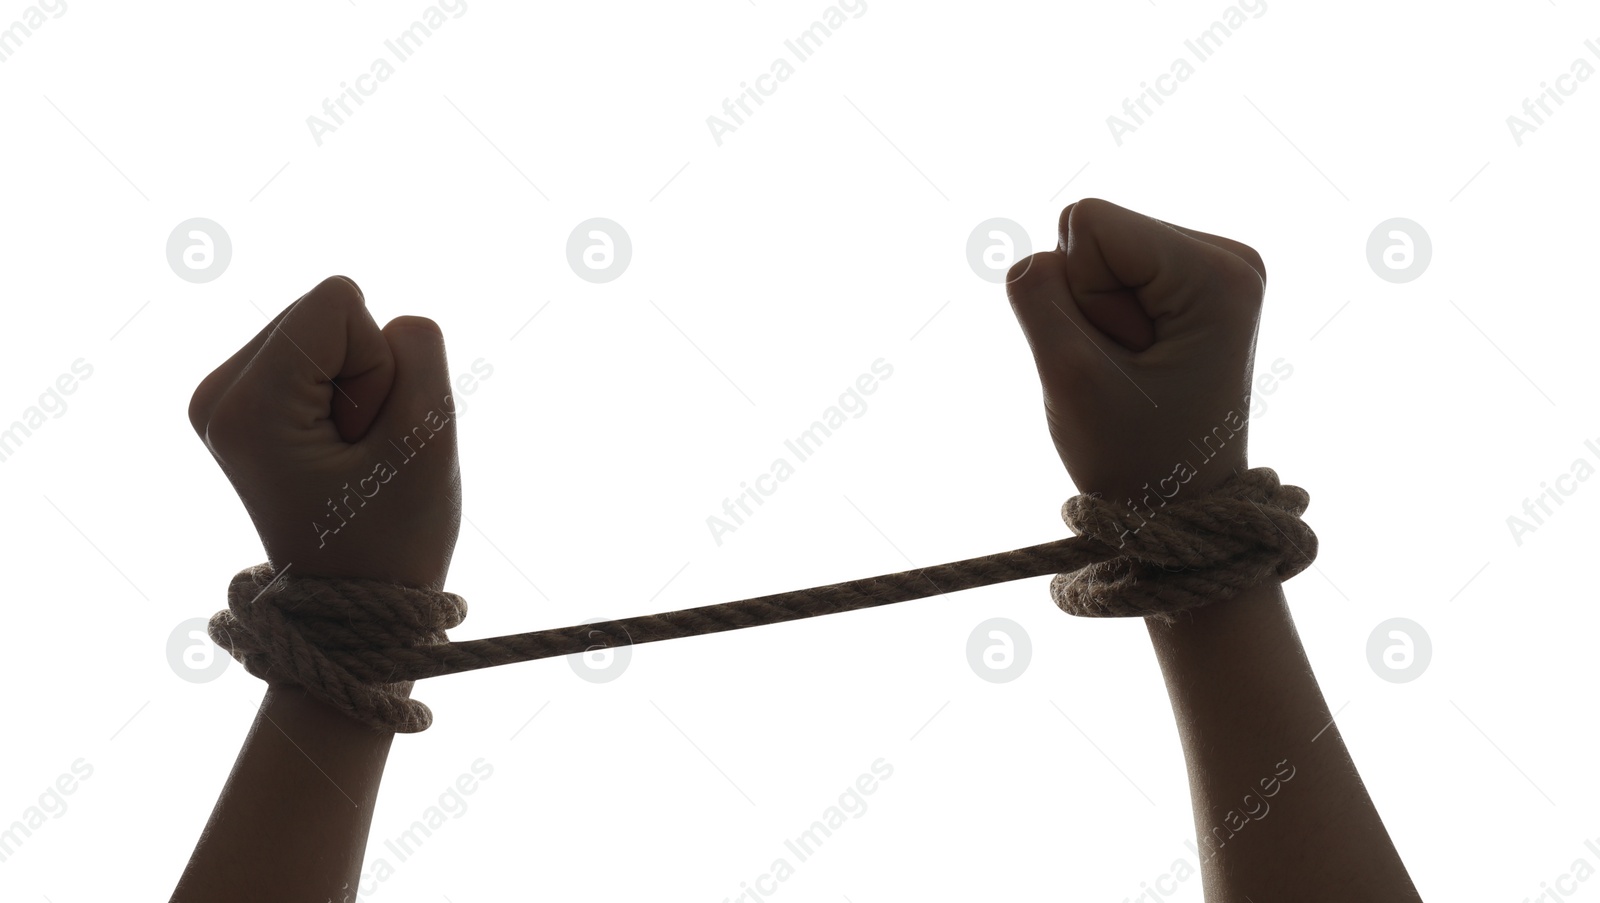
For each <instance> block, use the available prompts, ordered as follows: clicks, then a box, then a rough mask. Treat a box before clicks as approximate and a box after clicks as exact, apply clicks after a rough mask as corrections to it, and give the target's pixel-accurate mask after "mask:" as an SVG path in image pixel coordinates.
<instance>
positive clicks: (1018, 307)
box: [1006, 251, 1104, 401]
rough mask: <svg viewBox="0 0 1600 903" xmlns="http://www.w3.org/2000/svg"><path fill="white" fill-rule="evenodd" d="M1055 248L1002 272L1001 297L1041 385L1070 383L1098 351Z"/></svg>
mask: <svg viewBox="0 0 1600 903" xmlns="http://www.w3.org/2000/svg"><path fill="white" fill-rule="evenodd" d="M1062 256H1063V255H1062V254H1061V252H1060V251H1041V252H1039V253H1037V254H1033V255H1030V256H1028V257H1026V258H1024V259H1022V260H1019V261H1017V263H1015V264H1014V265H1012V267H1011V270H1010V272H1008V273H1007V274H1006V296H1007V297H1008V298H1009V299H1010V301H1011V312H1012V313H1013V314H1015V315H1016V318H1017V323H1018V325H1020V326H1021V327H1022V332H1023V335H1024V336H1026V337H1027V339H1028V347H1029V348H1030V349H1032V351H1033V362H1034V366H1035V367H1037V368H1038V370H1039V378H1040V382H1042V383H1043V384H1044V386H1045V392H1046V395H1047V401H1048V400H1049V399H1048V395H1049V391H1050V388H1051V387H1052V386H1056V387H1062V386H1067V385H1071V384H1073V383H1075V382H1077V380H1078V379H1079V378H1080V377H1081V375H1082V374H1083V373H1085V372H1086V371H1085V369H1084V364H1085V363H1086V362H1088V361H1098V360H1100V359H1101V357H1102V356H1103V353H1104V352H1103V351H1102V344H1103V343H1100V342H1097V337H1098V336H1099V331H1098V329H1097V327H1095V326H1094V325H1093V324H1092V323H1090V322H1088V320H1086V319H1085V318H1084V316H1083V313H1082V312H1081V311H1079V310H1078V307H1077V305H1076V304H1074V303H1073V299H1072V296H1071V295H1070V293H1069V292H1068V291H1067V281H1066V274H1065V272H1064V271H1063V268H1062Z"/></svg>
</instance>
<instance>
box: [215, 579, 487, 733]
mask: <svg viewBox="0 0 1600 903" xmlns="http://www.w3.org/2000/svg"><path fill="white" fill-rule="evenodd" d="M466 613H467V605H466V601H465V600H464V599H462V598H461V597H460V596H458V595H456V594H455V593H448V592H443V591H437V590H425V589H418V588H416V587H411V586H404V585H401V584H396V583H386V582H383V581H378V580H363V579H356V578H347V577H309V576H291V575H289V574H286V573H279V574H277V575H274V574H273V572H272V567H271V565H269V564H258V565H255V566H253V567H249V568H245V569H244V570H242V571H240V572H239V573H238V574H235V575H234V578H233V581H232V583H231V584H230V585H229V587H228V608H227V609H225V610H223V611H219V612H217V613H216V614H215V615H213V616H212V618H211V623H210V625H209V629H208V631H207V632H208V633H209V634H210V636H211V638H212V640H214V641H215V642H216V643H217V645H219V646H221V647H222V648H223V649H225V650H227V651H228V653H229V654H230V655H232V656H233V657H234V658H236V659H238V660H239V662H240V663H241V664H242V665H244V667H245V670H247V671H249V672H250V673H251V674H254V675H255V676H256V677H259V678H261V679H263V680H265V681H267V683H268V685H294V686H296V687H299V688H301V689H303V690H305V691H306V692H307V693H308V694H309V695H311V696H312V697H314V698H316V699H318V700H320V701H322V702H324V703H326V704H327V705H329V706H331V707H332V708H334V709H336V710H338V711H340V712H343V713H345V714H346V715H349V716H350V717H352V718H355V719H356V720H357V721H360V722H361V723H363V724H365V725H367V726H368V727H371V728H373V729H374V730H379V731H396V732H400V733H414V732H417V731H423V730H426V729H427V728H428V726H429V725H431V724H432V723H433V712H432V711H431V710H429V708H428V707H427V706H426V705H424V704H423V703H421V702H419V701H417V700H414V699H412V698H411V691H412V688H413V686H414V682H413V681H409V680H394V679H393V677H394V661H395V660H396V659H397V658H399V657H402V656H403V655H404V653H405V651H406V650H407V649H414V648H415V647H418V646H427V645H435V644H439V643H444V642H447V641H448V637H447V636H446V634H445V630H447V629H448V628H451V627H455V626H457V625H458V624H460V623H461V621H462V619H463V618H465V617H466Z"/></svg>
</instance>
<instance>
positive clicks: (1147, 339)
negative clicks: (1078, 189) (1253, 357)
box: [1064, 198, 1259, 351]
mask: <svg viewBox="0 0 1600 903" xmlns="http://www.w3.org/2000/svg"><path fill="white" fill-rule="evenodd" d="M1067 219H1068V224H1067V229H1066V236H1065V238H1064V241H1065V244H1066V252H1065V267H1064V269H1065V272H1066V279H1067V286H1068V288H1069V289H1070V291H1071V292H1072V295H1073V297H1074V299H1075V300H1076V301H1077V302H1078V306H1079V308H1080V309H1081V310H1082V311H1083V313H1084V316H1085V318H1086V319H1088V320H1089V321H1090V322H1092V323H1094V324H1095V325H1096V326H1097V327H1099V328H1100V329H1102V330H1103V331H1105V332H1106V334H1107V335H1110V336H1112V337H1113V338H1116V339H1117V340H1118V341H1119V342H1121V343H1123V344H1124V345H1125V346H1126V347H1128V348H1130V349H1131V350H1134V351H1140V350H1143V349H1145V348H1148V347H1149V346H1150V344H1152V343H1153V342H1154V341H1155V339H1156V338H1157V336H1158V334H1159V333H1160V332H1161V331H1162V329H1163V328H1164V327H1170V323H1171V321H1172V320H1173V319H1174V318H1177V317H1179V316H1182V315H1184V314H1187V313H1189V312H1190V311H1192V310H1194V309H1195V308H1196V306H1197V303H1198V302H1199V301H1200V300H1201V299H1202V298H1203V297H1207V296H1208V295H1210V294H1214V293H1215V292H1216V290H1217V287H1218V285H1219V283H1228V288H1229V289H1230V291H1225V292H1223V294H1224V295H1229V294H1232V291H1231V290H1232V288H1233V287H1234V286H1233V284H1232V283H1231V280H1232V279H1235V278H1237V275H1238V273H1239V272H1240V268H1241V267H1242V266H1243V261H1242V258H1241V257H1239V256H1238V255H1236V254H1235V253H1234V252H1232V251H1229V250H1226V249H1224V248H1222V247H1220V246H1218V245H1216V244H1213V243H1211V242H1209V241H1206V240H1203V239H1201V238H1197V237H1195V236H1192V235H1190V234H1188V233H1187V232H1185V231H1184V230H1181V229H1177V228H1174V227H1172V226H1170V225H1168V224H1166V223H1164V222H1162V221H1160V220H1157V219H1154V218H1152V217H1148V216H1145V215H1143V214H1140V213H1136V212H1134V211H1132V210H1128V209H1126V208H1123V207H1119V206H1117V205H1116V204H1113V203H1111V202H1109V201H1104V200H1101V199H1099V198H1084V199H1083V200H1080V201H1078V202H1076V203H1075V204H1073V205H1072V210H1071V212H1070V213H1069V214H1068V215H1067ZM1257 288H1259V277H1257Z"/></svg>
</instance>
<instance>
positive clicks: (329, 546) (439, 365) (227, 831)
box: [172, 276, 461, 903]
mask: <svg viewBox="0 0 1600 903" xmlns="http://www.w3.org/2000/svg"><path fill="white" fill-rule="evenodd" d="M450 391H451V388H450V378H449V368H448V365H447V362H446V360H445V352H444V338H443V336H442V335H441V334H440V332H439V329H438V327H437V326H436V325H435V324H434V323H433V322H432V321H430V320H427V319H424V318H421V317H399V318H396V319H395V320H393V321H391V322H390V323H389V324H388V325H387V326H385V327H384V328H383V329H381V330H380V329H379V328H378V325H377V323H376V322H374V321H373V319H372V316H371V315H370V314H369V313H368V312H367V309H366V301H365V298H364V297H363V296H362V294H361V290H360V289H359V288H357V287H356V285H355V283H353V282H351V281H349V280H347V279H345V278H344V277H340V276H335V277H331V278H329V279H327V280H324V281H323V282H322V283H320V284H319V285H317V287H316V288H314V289H312V290H311V291H310V292H308V293H307V294H306V295H305V296H303V297H302V298H300V299H299V300H298V301H296V302H295V303H294V304H291V305H289V306H288V307H287V308H285V309H284V311H283V312H282V313H280V314H279V315H278V316H277V317H276V318H274V319H273V320H272V322H270V323H268V324H267V326H266V327H265V328H263V329H262V330H261V332H260V333H259V334H258V335H256V336H255V337H254V338H253V339H251V340H250V341H249V342H248V343H246V344H245V345H244V347H242V348H241V349H239V351H238V352H237V353H235V354H234V355H233V356H232V357H230V358H229V359H228V360H227V361H225V362H223V364H222V365H221V366H219V367H218V368H217V369H216V370H214V371H213V372H212V373H211V374H210V375H208V376H207V377H206V378H205V379H204V380H202V381H201V383H200V385H199V386H198V387H197V388H196V389H195V392H194V396H193V398H192V399H191V401H190V404H189V420H190V423H191V425H192V426H193V427H194V429H195V431H196V433H197V434H199V436H200V437H201V439H202V440H203V441H204V442H205V444H206V448H207V449H208V450H209V451H210V452H211V454H212V456H213V457H214V458H215V459H216V461H217V464H218V465H219V466H221V467H222V469H223V471H224V473H226V474H227V476H228V478H229V479H230V480H231V481H232V482H233V486H234V489H235V490H236V491H237V492H238V493H239V498H240V500H241V501H242V502H243V503H244V505H245V509H246V510H247V511H248V512H249V514H250V517H251V519H252V520H253V521H254V523H255V526H256V532H257V533H259V534H260V536H261V541H262V545H263V546H264V547H265V549H266V552H267V557H268V561H269V562H270V563H271V564H272V565H273V569H274V571H275V572H278V573H284V572H285V571H287V572H288V573H289V574H290V575H309V576H343V577H365V578H369V579H375V580H385V581H389V582H393V583H404V584H407V585H410V586H419V587H426V588H430V589H443V588H444V582H445V576H446V574H447V573H448V571H449V568H450V558H451V556H452V553H453V551H454V549H455V542H456V537H457V535H458V533H459V531H460V523H461V476H460V469H459V465H458V463H457V457H456V440H455V425H454V418H453V417H452V416H450V414H451V412H452V411H453V410H454V406H453V404H452V403H451V401H450V398H449V396H450ZM424 438H425V441H423V439H424ZM401 439H409V440H410V444H411V446H412V447H413V448H414V449H415V455H414V456H413V457H410V458H409V459H407V458H405V457H404V456H403V455H402V454H401V452H400V451H399V450H398V449H397V448H396V445H395V444H394V443H395V442H397V441H398V440H401ZM380 463H383V464H386V465H388V466H390V467H392V469H393V470H394V471H395V472H394V473H393V474H392V475H390V476H389V478H388V479H387V480H385V481H384V482H382V483H381V484H379V483H377V482H376V481H374V480H368V482H367V483H366V484H365V485H366V487H367V488H368V489H372V487H378V488H376V489H372V491H373V493H374V494H372V495H371V496H366V493H364V492H363V496H364V498H362V499H353V500H352V501H353V502H354V504H349V505H348V506H347V507H348V510H349V511H351V512H352V513H351V515H350V516H349V517H348V518H341V517H336V516H334V515H332V514H330V513H329V508H328V501H329V499H330V498H335V499H338V498H341V497H343V496H344V495H345V490H344V487H345V486H357V485H360V481H361V480H362V478H365V477H369V475H371V474H373V473H374V470H375V468H376V467H377V466H378V465H379V464H380ZM357 505H359V507H356V506H357ZM341 521H343V523H341ZM334 527H338V529H337V530H336V531H335V530H334V529H333V528H334ZM393 742H394V735H393V734H392V733H386V732H380V731H376V730H373V729H372V728H370V727H368V726H366V725H365V724H363V723H361V722H359V721H356V720H355V719H353V718H351V717H349V716H347V715H345V714H344V713H342V712H340V711H338V710H336V709H333V708H331V707H329V706H328V705H326V704H324V703H322V702H320V701H318V700H317V699H315V698H313V697H311V696H310V695H308V694H307V693H306V692H305V691H304V690H302V689H300V688H298V687H295V686H292V685H283V684H272V685H270V686H269V687H268V688H267V692H266V695H265V697H264V698H263V699H262V702H261V709H260V711H259V712H258V713H257V715H256V720H255V722H254V723H253V724H252V725H251V727H250V732H249V734H248V735H247V736H246V737H245V740H244V744H243V746H242V748H241V749H240V750H239V756H238V759H237V760H236V761H235V762H234V767H233V772H232V773H231V774H230V775H229V777H228V781H227V784H226V785H225V786H224V787H223V789H222V793H221V794H220V796H219V797H218V799H217V803H216V806H215V807H214V808H213V809H212V812H211V818H210V820H209V821H208V822H207V823H206V827H205V829H204V831H203V832H202V834H201V836H200V840H199V842H198V843H197V844H196V845H195V850H194V853H193V855H192V856H191V858H190V860H189V863H188V866H187V867H186V868H185V869H184V872H183V876H182V877H181V878H180V879H179V881H178V886H177V889H176V890H175V891H174V892H173V895H172V899H173V900H174V901H197V903H198V901H208V903H209V901H215V900H229V901H234V903H246V901H256V900H260V901H283V900H304V901H314V903H322V901H325V900H333V901H348V900H355V899H356V895H357V891H358V888H359V883H360V877H361V863H362V858H363V856H364V855H365V851H366V844H367V835H368V832H369V831H370V829H371V826H372V811H373V804H374V802H375V801H376V799H377V795H378V786H379V783H380V782H381V780H382V777H383V769H384V766H385V764H386V763H387V761H388V758H389V749H390V746H391V745H392V744H393Z"/></svg>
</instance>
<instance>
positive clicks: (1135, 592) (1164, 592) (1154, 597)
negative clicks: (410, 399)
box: [208, 467, 1317, 733]
mask: <svg viewBox="0 0 1600 903" xmlns="http://www.w3.org/2000/svg"><path fill="white" fill-rule="evenodd" d="M1309 502H1310V496H1309V495H1308V494H1307V493H1306V492H1305V490H1303V489H1301V488H1300V487H1298V486H1284V485H1281V484H1280V483H1279V482H1278V475H1277V473H1275V472H1274V471H1273V470H1272V469H1271V468H1267V467H1258V468H1254V469H1252V470H1247V471H1244V472H1243V473H1241V474H1237V475H1235V476H1234V477H1232V478H1230V479H1229V480H1228V481H1227V482H1225V483H1223V484H1222V485H1221V486H1219V487H1217V488H1216V489H1215V490H1213V491H1212V492H1211V493H1209V494H1207V495H1204V496H1198V497H1195V498H1190V499H1185V500H1183V501H1181V502H1173V503H1171V504H1164V505H1162V506H1161V507H1159V508H1156V509H1155V510H1154V511H1153V512H1151V515H1150V516H1149V517H1146V516H1142V515H1140V514H1139V513H1138V512H1137V511H1135V510H1133V509H1132V508H1129V507H1127V506H1124V505H1120V504H1118V503H1116V502H1111V501H1107V500H1105V499H1103V498H1099V497H1097V496H1092V495H1077V496H1074V497H1072V498H1071V499H1069V500H1067V502H1066V504H1065V505H1063V506H1062V512H1061V513H1062V518H1063V520H1065V521H1066V523H1067V525H1068V526H1070V527H1071V528H1072V529H1073V531H1074V532H1075V533H1076V534H1077V535H1076V536H1072V537H1068V538H1066V539H1058V540H1054V541H1052V542H1047V543H1041V544H1039V545H1034V546H1028V547H1026V548H1021V549H1013V550H1011V551H1006V552H997V553H995V554H991V555H983V556H979V557H977V558H967V559H964V560H961V561H954V562H950V563H948V564H939V565H933V566H931V567H926V568H917V569H914V570H909V571H900V572H897V573H893V574H884V575H881V576H877V577H866V578H863V579H859V580H849V581H845V582H843V583H831V584H827V585H824V586H813V587H809V588H806V589H798V590H790V591H787V592H782V593H774V594H771V595H766V596H757V597H754V598H750V599H740V600H736V601H733V602H722V603H718V604H715V605H704V606H700V607H698V608H687V609H681V610H679V611H669V612H662V613H659V614H651V615H639V616H636V617H631V618H619V619H617V620H612V621H605V622H601V623H596V624H578V625H573V626H569V627H555V628H551V629H548V630H536V631H532V632H529V633H519V634H512V635H508V636H500V637H490V638H486V639H478V640H464V641H459V642H449V641H448V638H447V637H446V635H445V630H447V629H449V628H451V627H455V626H457V625H459V624H460V623H461V621H462V619H463V618H465V617H466V613H467V603H466V600H464V599H462V598H461V597H460V596H458V595H456V594H455V593H450V592H442V591H432V590H424V589H418V588H415V587H409V586H401V585H398V584H393V583H386V582H382V581H377V580H364V579H354V578H340V577H312V576H304V575H300V576H289V575H287V574H277V575H274V574H273V570H272V567H271V565H269V564H258V565H255V566H253V567H249V568H246V569H244V570H242V571H240V572H239V573H238V574H236V575H235V576H234V578H233V581H232V582H231V584H230V585H229V588H228V608H227V609H225V610H223V611H219V612H217V613H216V614H215V615H214V616H212V618H211V623H210V626H209V631H208V632H209V633H210V636H211V638H212V639H213V640H214V641H216V643H217V644H218V645H219V646H221V647H222V648H223V649H226V650H227V651H228V652H229V653H230V654H231V655H233V657H234V658H236V659H238V660H239V661H240V662H242V663H243V664H244V666H245V669H246V670H248V671H249V672H250V673H251V674H254V675H255V676H257V677H260V678H262V679H263V680H266V681H269V682H286V683H294V684H298V685H300V686H303V687H305V688H306V689H307V690H309V691H310V692H311V693H312V694H313V695H316V696H317V697H319V698H321V699H323V700H324V701H326V702H327V703H328V704H330V705H332V706H334V707H335V708H337V709H339V710H341V711H343V712H346V713H347V714H349V715H351V716H352V717H355V718H357V719H358V720H360V721H362V722H363V723H365V724H367V725H369V726H371V727H373V728H374V729H377V730H385V731H399V732H402V733H410V732H415V731H422V730H426V729H427V728H428V726H429V725H430V724H432V722H433V714H432V712H431V711H430V710H429V709H428V707H427V706H426V705H424V704H423V703H421V702H418V701H416V700H414V699H411V698H409V694H410V691H411V688H412V684H413V683H414V682H415V681H417V680H422V679H424V678H428V677H437V676H440V675H444V674H457V673H460V672H463V671H472V670H476V669H478V668H490V667H494V666H496V665H506V664H511V663H514V662H525V661H533V660H534V659H541V658H550V657H553V656H557V655H573V654H579V653H584V652H590V651H593V650H596V649H605V648H616V647H621V646H627V645H637V644H640V643H654V642H659V641H661V640H670V639H677V638H679V637H688V636H699V635H702V634H709V633H719V632H722V631H726V630H740V629H743V628H746V627H758V626H761V625H764V624H778V623H781V622H784V621H793V620H798V619H800V618H813V617H817V616H819V615H829V614H837V613H839V612H845V611H856V610H859V609H864V608H874V607H877V606H880V605H889V604H892V603H895V602H905V601H908V600H911V599H921V598H925V597H928V596H935V595H940V594H943V593H953V592H957V591H960V590H964V589H971V588H973V587H977V586H987V585H990V584H995V583H1006V582H1009V581H1012V580H1021V579H1023V578H1026V577H1039V576H1043V575H1045V574H1056V575H1057V576H1056V578H1055V579H1054V580H1053V581H1051V585H1050V590H1051V596H1052V597H1053V599H1054V600H1055V603H1056V605H1057V606H1059V607H1060V608H1061V609H1062V610H1063V611H1066V612H1067V613H1069V614H1074V615H1079V616H1085V617H1147V618H1157V619H1160V620H1163V621H1169V622H1170V621H1172V620H1173V619H1174V615H1175V613H1176V612H1178V611H1182V610H1184V609H1187V608H1194V607H1196V606H1199V605H1204V604H1209V603H1213V602H1220V601H1223V600H1225V599H1228V598H1231V597H1232V596H1234V595H1237V594H1238V593H1239V592H1240V591H1242V590H1243V589H1245V588H1247V587H1249V586H1252V585H1255V584H1257V583H1260V582H1261V581H1263V580H1266V579H1268V578H1269V577H1276V578H1277V579H1280V580H1287V579H1288V578H1290V577H1293V576H1294V575H1295V574H1298V573H1300V572H1301V571H1302V570H1304V569H1305V568H1306V567H1308V566H1309V565H1310V564H1311V562H1312V560H1313V559H1315V557H1316V554H1317V537H1316V534H1315V533H1313V532H1312V531H1311V528H1310V527H1309V526H1307V525H1306V524H1305V523H1304V522H1303V521H1301V520H1300V515H1301V514H1303V513H1304V512H1305V510H1306V506H1307V505H1308V504H1309Z"/></svg>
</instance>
